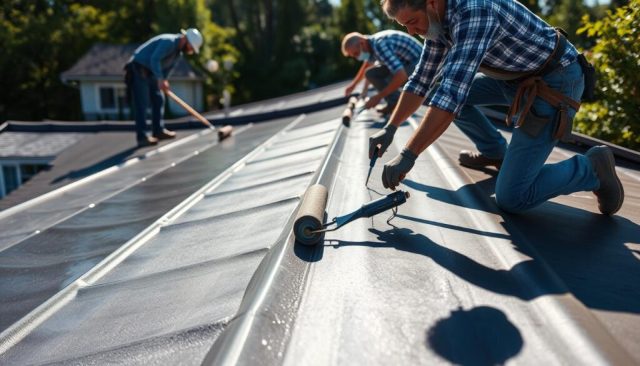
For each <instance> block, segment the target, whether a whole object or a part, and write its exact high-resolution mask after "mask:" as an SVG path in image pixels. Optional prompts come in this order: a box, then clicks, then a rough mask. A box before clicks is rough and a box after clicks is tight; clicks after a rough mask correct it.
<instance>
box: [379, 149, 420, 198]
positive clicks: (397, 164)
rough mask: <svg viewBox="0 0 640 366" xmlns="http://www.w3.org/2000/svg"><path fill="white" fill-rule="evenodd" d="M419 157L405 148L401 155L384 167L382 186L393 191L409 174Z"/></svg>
mask: <svg viewBox="0 0 640 366" xmlns="http://www.w3.org/2000/svg"><path fill="white" fill-rule="evenodd" d="M417 157H418V155H416V154H414V153H413V152H411V150H409V149H407V148H404V149H403V150H402V152H401V153H400V155H398V156H396V157H395V158H393V159H392V160H390V161H389V162H387V163H386V164H385V165H384V169H382V185H383V186H384V188H389V189H391V190H393V191H395V190H396V187H397V186H398V185H399V184H400V181H401V180H403V179H404V177H405V176H406V175H407V173H409V171H410V170H411V168H413V164H414V163H415V162H416V158H417Z"/></svg>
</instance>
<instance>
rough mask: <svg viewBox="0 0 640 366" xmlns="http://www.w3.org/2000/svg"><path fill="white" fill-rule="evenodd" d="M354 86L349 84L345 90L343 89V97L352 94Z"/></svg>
mask: <svg viewBox="0 0 640 366" xmlns="http://www.w3.org/2000/svg"><path fill="white" fill-rule="evenodd" d="M355 88H356V86H355V85H353V84H349V85H348V86H347V87H346V88H345V89H344V96H345V97H348V96H350V95H351V94H352V93H353V89H355Z"/></svg>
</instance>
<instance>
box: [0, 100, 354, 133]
mask: <svg viewBox="0 0 640 366" xmlns="http://www.w3.org/2000/svg"><path fill="white" fill-rule="evenodd" d="M347 100H348V99H347V97H340V98H336V99H330V100H326V101H323V102H319V103H313V104H308V105H304V106H301V107H293V108H288V109H283V110H276V111H270V112H261V113H254V114H247V115H241V116H234V117H221V118H211V119H208V120H209V122H211V124H213V125H242V124H247V123H257V122H264V121H267V120H272V119H276V118H283V117H291V116H295V115H299V114H305V113H313V112H317V111H320V110H324V109H328V108H332V107H337V106H339V105H342V104H344V103H346V101H347ZM6 123H7V124H8V126H7V127H6V130H7V131H11V132H103V131H134V130H135V124H134V122H133V121H109V122H105V121H102V122H95V121H87V122H82V121H79V122H65V121H55V122H25V121H7V122H6ZM165 126H166V127H167V128H169V129H174V130H182V129H202V128H206V127H205V126H203V125H202V122H200V121H198V120H195V119H188V120H183V119H176V120H166V121H165Z"/></svg>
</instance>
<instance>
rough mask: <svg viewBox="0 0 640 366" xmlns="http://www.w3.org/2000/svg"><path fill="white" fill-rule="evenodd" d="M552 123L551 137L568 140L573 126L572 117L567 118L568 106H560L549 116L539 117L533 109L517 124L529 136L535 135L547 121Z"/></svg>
mask: <svg viewBox="0 0 640 366" xmlns="http://www.w3.org/2000/svg"><path fill="white" fill-rule="evenodd" d="M550 122H551V123H553V138H554V139H559V140H561V141H568V140H570V137H571V130H572V127H573V119H572V118H569V114H568V107H567V106H566V105H564V104H563V105H562V106H560V108H558V109H557V110H556V112H555V113H553V114H552V115H551V116H547V117H540V116H538V115H537V114H536V113H535V112H534V111H533V109H532V110H530V111H529V113H527V115H526V117H525V118H524V121H523V122H522V125H520V126H517V127H516V128H520V129H521V130H522V131H523V132H525V133H526V134H527V135H529V136H531V137H534V138H535V137H537V136H538V135H539V134H540V132H541V131H542V130H543V129H544V128H545V127H546V126H547V123H550Z"/></svg>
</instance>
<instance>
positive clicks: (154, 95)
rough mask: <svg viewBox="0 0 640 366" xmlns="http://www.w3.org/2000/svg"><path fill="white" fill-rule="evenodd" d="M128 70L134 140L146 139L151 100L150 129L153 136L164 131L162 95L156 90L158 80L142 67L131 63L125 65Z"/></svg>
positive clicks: (158, 89)
mask: <svg viewBox="0 0 640 366" xmlns="http://www.w3.org/2000/svg"><path fill="white" fill-rule="evenodd" d="M127 67H128V68H129V69H130V75H131V81H130V85H129V88H130V90H129V92H130V93H131V97H132V99H133V115H134V118H135V121H136V138H137V139H138V140H144V139H146V138H147V133H146V129H147V106H148V104H149V100H151V126H152V127H151V128H152V133H153V134H158V133H160V132H161V131H162V130H163V129H164V121H163V120H162V115H163V114H164V94H163V93H162V91H161V90H160V88H158V79H157V78H156V77H155V76H154V75H153V73H151V71H149V70H147V68H145V67H144V66H142V65H140V64H137V63H135V62H132V63H131V64H129V65H127Z"/></svg>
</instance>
